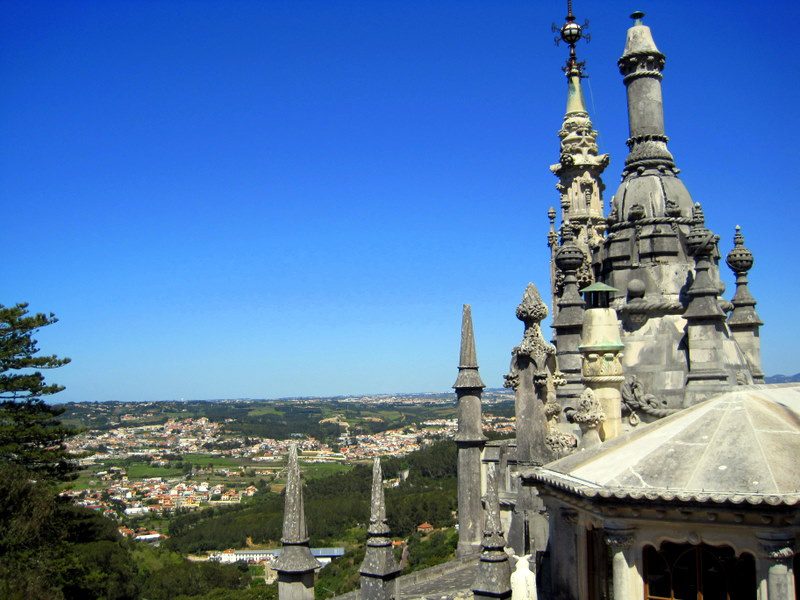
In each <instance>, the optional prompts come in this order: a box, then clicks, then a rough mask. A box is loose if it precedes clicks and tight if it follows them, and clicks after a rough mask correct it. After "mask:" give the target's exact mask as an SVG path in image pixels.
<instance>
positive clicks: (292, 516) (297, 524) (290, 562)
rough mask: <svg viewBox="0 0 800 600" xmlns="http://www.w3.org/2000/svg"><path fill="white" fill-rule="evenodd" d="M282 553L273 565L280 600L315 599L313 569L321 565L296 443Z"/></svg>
mask: <svg viewBox="0 0 800 600" xmlns="http://www.w3.org/2000/svg"><path fill="white" fill-rule="evenodd" d="M286 471H287V474H286V491H285V500H284V509H283V535H282V536H281V545H282V546H283V550H282V552H281V555H280V556H279V557H278V559H277V560H276V561H275V563H274V564H273V567H272V568H273V569H275V571H277V573H278V597H279V598H280V600H314V571H315V570H316V569H319V568H320V567H321V566H322V565H321V564H320V563H319V562H318V561H317V559H316V558H314V557H313V556H312V555H311V549H310V548H309V547H308V530H307V529H306V515H305V509H304V508H303V487H302V486H303V483H302V481H301V480H300V467H299V465H298V464H297V446H296V445H294V444H292V445H291V446H290V447H289V461H288V464H287V466H286Z"/></svg>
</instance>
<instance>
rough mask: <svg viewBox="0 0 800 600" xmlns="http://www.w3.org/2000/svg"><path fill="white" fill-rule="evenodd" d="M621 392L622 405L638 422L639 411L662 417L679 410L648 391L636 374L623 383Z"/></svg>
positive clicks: (658, 417)
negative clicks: (637, 413) (670, 406)
mask: <svg viewBox="0 0 800 600" xmlns="http://www.w3.org/2000/svg"><path fill="white" fill-rule="evenodd" d="M620 392H621V393H622V407H623V410H624V412H627V413H629V414H630V418H631V420H633V419H635V420H636V423H638V422H639V418H638V416H637V415H636V412H637V411H640V412H642V413H644V414H646V415H650V416H651V417H655V418H657V419H660V418H661V417H666V416H667V415H671V414H673V413H676V412H677V411H678V410H679V409H677V408H669V407H668V406H667V403H666V401H664V400H658V399H657V398H656V397H655V396H654V395H653V394H650V393H648V392H647V391H646V390H645V389H644V385H642V383H641V381H639V378H638V377H637V376H636V375H631V377H630V378H629V379H628V380H627V381H626V382H625V383H623V384H622V388H621V389H620ZM633 424H634V423H633V422H631V425H633Z"/></svg>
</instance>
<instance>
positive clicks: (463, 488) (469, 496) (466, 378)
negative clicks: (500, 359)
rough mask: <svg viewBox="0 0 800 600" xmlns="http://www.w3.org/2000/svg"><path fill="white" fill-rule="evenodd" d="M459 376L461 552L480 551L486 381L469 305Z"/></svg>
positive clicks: (463, 327) (463, 322)
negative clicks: (484, 390)
mask: <svg viewBox="0 0 800 600" xmlns="http://www.w3.org/2000/svg"><path fill="white" fill-rule="evenodd" d="M458 362H459V364H458V378H457V379H456V383H455V385H454V386H453V387H454V388H455V390H456V396H457V398H458V432H457V433H456V436H455V441H456V445H457V446H458V554H459V556H468V555H470V554H475V553H477V552H478V549H479V547H480V542H481V537H480V536H481V534H480V527H481V514H482V510H481V496H480V493H481V492H480V488H481V451H482V449H483V445H484V442H485V441H486V437H485V436H484V435H483V426H482V423H481V392H482V390H483V387H484V385H483V381H481V377H480V375H479V374H478V359H477V356H476V353H475V335H474V333H473V331H472V311H471V309H470V306H469V304H465V305H464V308H463V312H462V315H461V352H460V358H459V361H458Z"/></svg>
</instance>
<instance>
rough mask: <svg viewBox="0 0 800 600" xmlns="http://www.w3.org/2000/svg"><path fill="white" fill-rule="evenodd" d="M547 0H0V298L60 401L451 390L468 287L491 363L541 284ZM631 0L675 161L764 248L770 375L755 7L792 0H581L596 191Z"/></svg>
mask: <svg viewBox="0 0 800 600" xmlns="http://www.w3.org/2000/svg"><path fill="white" fill-rule="evenodd" d="M564 4H565V3H563V2H544V1H532V0H529V1H526V2H521V1H505V0H503V1H498V0H482V1H477V0H457V1H456V0H452V1H449V0H437V1H421V0H404V1H402V2H400V1H389V0H374V1H363V0H362V1H345V0H316V1H311V0H291V1H279V0H271V1H259V2H247V1H243V0H237V1H224V2H223V1H219V2H210V1H199V0H198V1H192V2H181V1H175V2H156V1H147V2H145V1H142V2H61V1H60V2H52V3H50V2H36V1H33V2H31V1H24V2H14V1H6V2H4V3H3V11H2V13H1V14H0V78H1V79H2V81H3V91H2V93H0V198H2V209H3V212H4V214H5V215H6V216H5V219H6V223H7V227H6V231H5V240H6V243H5V245H4V253H5V256H4V260H3V261H2V267H0V269H2V278H3V282H4V285H3V295H2V299H0V302H2V303H4V304H11V303H14V302H17V301H28V302H30V303H31V308H32V309H34V310H39V311H53V312H55V313H56V314H57V315H58V317H59V318H60V319H61V320H60V322H59V323H58V324H57V325H56V326H54V327H50V328H48V329H46V330H43V331H42V332H41V334H40V336H39V340H40V342H41V346H42V348H43V349H44V350H45V351H46V352H55V353H58V354H60V355H66V356H69V357H71V358H72V359H73V362H72V364H70V365H69V366H67V367H65V368H63V369H60V370H58V371H55V372H52V374H51V376H50V378H51V379H52V380H53V381H57V382H59V383H62V384H65V385H66V386H67V388H68V389H67V391H65V392H63V393H62V394H60V395H59V396H58V399H59V400H112V399H117V400H152V399H171V398H221V397H278V396H286V395H311V394H321V395H329V394H330V395H332V394H343V393H377V392H391V391H439V390H445V389H447V388H448V387H449V386H450V385H452V383H453V381H454V379H455V375H456V365H457V358H458V335H459V322H460V315H461V304H462V303H464V302H467V303H471V304H472V305H473V316H474V321H475V329H476V338H477V345H478V356H479V361H480V364H481V373H482V376H483V378H484V380H485V381H486V382H487V384H488V385H490V386H499V385H500V383H501V381H502V375H503V373H505V372H506V370H507V367H508V359H509V357H510V350H511V348H512V347H513V346H514V345H515V344H516V343H518V342H519V339H520V336H521V331H522V328H521V324H520V323H519V321H517V319H516V318H515V316H514V309H515V307H516V305H517V303H518V302H519V299H520V297H521V295H522V292H523V290H524V288H525V285H526V284H527V282H528V281H534V282H535V283H537V284H538V285H539V286H540V289H542V290H546V289H547V277H548V275H547V272H548V271H547V268H548V263H547V248H546V245H545V239H546V232H547V219H546V211H547V208H548V206H550V205H552V204H556V203H557V194H556V190H555V189H554V184H555V178H554V177H553V175H552V174H551V173H550V172H549V170H548V166H549V165H550V164H552V163H553V162H555V161H556V160H557V156H558V138H557V137H556V132H557V130H558V128H559V126H560V123H561V119H562V117H563V111H564V104H565V92H566V83H565V81H564V78H563V75H562V73H561V70H560V67H561V65H562V64H563V62H564V60H565V58H566V48H565V47H564V46H563V45H562V46H561V47H556V46H555V45H554V44H553V35H554V34H552V33H551V31H550V24H551V23H552V22H557V23H558V24H560V23H561V22H562V21H563V17H564V14H565V6H564ZM632 9H642V10H644V11H645V12H646V13H647V17H646V18H645V22H646V23H647V24H649V25H650V26H651V27H652V29H653V34H654V37H655V39H656V42H657V43H658V45H659V47H660V49H661V50H662V51H663V52H664V53H665V54H666V55H667V68H666V70H665V78H664V98H665V120H666V129H667V134H668V135H669V136H670V138H671V143H670V147H671V149H672V151H673V154H674V155H675V157H676V160H677V163H678V165H679V166H680V167H681V169H682V178H683V180H684V181H685V182H686V184H687V186H688V188H689V190H690V192H691V193H692V195H693V197H694V198H695V200H699V201H701V202H703V205H704V208H705V212H706V217H707V224H708V225H709V226H710V227H711V228H712V229H714V230H715V231H716V233H718V234H719V235H720V236H721V238H722V240H721V244H720V247H721V250H722V252H723V253H727V251H728V250H729V249H730V247H731V239H732V236H733V228H734V225H735V224H737V223H741V224H742V225H743V226H744V234H745V237H746V242H747V245H748V246H749V247H750V248H751V249H752V250H753V252H754V254H755V256H756V266H755V267H754V269H753V271H752V273H751V290H752V292H753V294H754V295H755V296H756V298H757V300H758V301H759V305H758V311H759V313H760V314H761V316H762V318H763V320H764V321H765V322H766V326H765V327H764V328H763V329H762V347H763V360H764V366H765V370H766V371H767V373H778V372H784V373H789V372H791V373H794V372H797V371H800V360H798V358H797V352H796V348H797V343H796V341H797V338H798V334H800V327H799V326H798V324H797V311H796V308H795V307H796V305H797V301H798V297H800V284H799V283H798V277H797V275H798V272H800V269H798V267H797V264H796V263H795V264H794V265H793V266H790V265H792V260H793V259H794V258H796V256H797V245H796V243H795V240H796V239H797V230H798V222H800V219H799V217H800V209H799V208H798V201H800V192H798V182H797V174H798V168H797V158H796V156H797V143H796V141H795V137H796V135H795V131H794V129H795V127H794V125H793V124H792V120H793V118H794V114H793V113H794V111H795V110H796V107H797V106H798V103H799V102H800V85H798V75H800V73H798V71H799V70H800V67H798V63H797V61H796V60H795V58H796V56H797V53H798V50H799V49H800V48H799V47H798V46H800V43H798V38H797V36H796V35H793V34H786V33H784V32H783V31H776V30H775V29H774V28H773V27H771V26H770V21H771V19H772V18H773V15H775V14H779V15H780V21H781V22H782V23H797V22H800V9H798V7H797V4H796V3H790V2H784V3H780V2H778V3H775V4H773V5H770V7H769V8H765V7H764V6H763V5H762V4H759V3H744V2H742V3H722V2H708V3H705V4H703V3H697V2H690V1H688V0H687V1H677V2H655V1H652V0H651V1H644V2H637V3H636V4H635V5H633V4H630V2H618V1H615V0H614V1H606V2H591V3H590V2H586V1H584V2H577V3H576V5H575V10H576V13H577V14H578V16H579V19H580V20H581V21H582V20H583V19H584V18H588V19H589V20H590V23H591V27H590V31H591V34H592V39H591V42H590V43H589V44H588V45H587V44H581V46H580V47H579V49H578V52H579V57H580V58H581V59H583V60H586V61H587V72H588V74H589V79H588V80H586V82H585V86H586V87H585V91H586V93H587V101H588V102H589V108H590V111H591V114H592V118H593V121H594V123H595V125H596V127H597V129H598V130H599V131H600V144H601V148H602V151H604V152H609V153H610V154H611V158H612V160H611V165H610V166H609V168H608V169H607V171H606V176H605V181H606V184H607V186H608V189H607V192H606V193H607V197H606V200H608V199H609V198H610V195H611V194H612V193H613V191H614V190H615V188H616V185H617V182H618V178H619V173H620V170H621V165H622V163H623V160H624V157H625V153H626V148H625V144H624V142H625V139H626V138H627V119H626V106H625V89H624V86H623V84H622V80H621V77H620V75H619V73H618V71H617V67H616V60H617V58H619V56H620V54H621V52H622V48H623V45H624V40H625V31H626V29H627V28H628V26H629V24H630V19H629V18H628V15H629V13H630V12H631V11H632ZM781 36H783V37H781ZM723 270H724V276H725V277H726V281H727V283H728V292H727V296H728V297H730V295H731V292H732V288H733V285H732V278H731V276H730V273H729V272H728V270H727V268H725V269H723Z"/></svg>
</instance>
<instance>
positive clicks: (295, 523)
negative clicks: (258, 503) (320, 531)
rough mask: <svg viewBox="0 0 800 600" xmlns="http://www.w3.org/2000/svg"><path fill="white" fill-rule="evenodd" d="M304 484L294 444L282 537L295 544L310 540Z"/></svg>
mask: <svg viewBox="0 0 800 600" xmlns="http://www.w3.org/2000/svg"><path fill="white" fill-rule="evenodd" d="M302 486H303V483H302V481H301V480H300V467H299V465H298V462H297V445H296V444H292V445H291V446H289V460H288V462H287V464H286V491H285V500H284V512H283V536H282V537H281V541H282V542H283V543H290V544H293V543H302V542H305V541H308V530H307V529H306V516H305V510H304V506H303V487H302Z"/></svg>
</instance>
